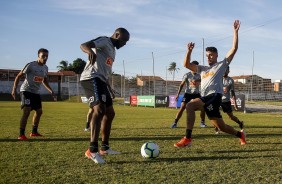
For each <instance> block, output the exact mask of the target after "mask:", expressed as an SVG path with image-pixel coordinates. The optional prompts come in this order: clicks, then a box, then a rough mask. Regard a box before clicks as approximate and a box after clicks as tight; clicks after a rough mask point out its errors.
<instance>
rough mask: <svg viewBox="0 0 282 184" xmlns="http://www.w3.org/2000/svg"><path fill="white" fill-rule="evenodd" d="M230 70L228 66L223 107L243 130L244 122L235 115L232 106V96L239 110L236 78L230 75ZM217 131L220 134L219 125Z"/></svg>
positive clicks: (235, 106) (224, 77)
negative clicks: (235, 87) (235, 85)
mask: <svg viewBox="0 0 282 184" xmlns="http://www.w3.org/2000/svg"><path fill="white" fill-rule="evenodd" d="M229 72H230V70H229V66H228V67H227V69H226V71H225V73H224V75H223V95H222V103H221V108H222V110H223V112H224V113H226V114H227V115H228V117H229V118H230V119H231V120H232V121H234V122H236V123H237V124H238V125H239V127H240V129H241V130H243V127H244V122H243V121H240V120H239V119H238V118H237V117H236V116H234V115H233V112H232V111H233V110H232V106H231V101H230V96H231V98H232V99H233V101H234V108H235V110H238V106H237V102H236V96H235V91H234V80H233V79H232V78H231V77H229V76H228V74H229ZM230 94H231V95H230ZM215 133H216V134H219V129H218V128H217V127H215Z"/></svg>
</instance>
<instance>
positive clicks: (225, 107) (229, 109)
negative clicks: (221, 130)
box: [221, 101, 244, 130]
mask: <svg viewBox="0 0 282 184" xmlns="http://www.w3.org/2000/svg"><path fill="white" fill-rule="evenodd" d="M221 107H222V110H223V112H225V113H226V114H227V115H228V117H229V118H230V119H231V120H232V121H234V122H235V123H237V124H238V125H239V127H240V129H241V130H242V129H243V126H244V125H243V124H244V123H243V121H240V120H239V119H238V118H237V117H236V116H234V115H233V110H232V105H231V102H230V101H228V102H223V103H222V104H221Z"/></svg>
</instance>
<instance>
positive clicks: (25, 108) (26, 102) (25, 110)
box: [18, 92, 31, 140]
mask: <svg viewBox="0 0 282 184" xmlns="http://www.w3.org/2000/svg"><path fill="white" fill-rule="evenodd" d="M20 96H21V109H22V116H21V119H20V132H19V137H18V139H19V140H28V139H27V138H26V136H25V128H26V124H27V120H28V117H29V115H30V112H31V104H30V100H31V99H30V95H29V93H28V92H21V93H20Z"/></svg>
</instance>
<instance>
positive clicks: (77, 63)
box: [72, 58, 86, 74]
mask: <svg viewBox="0 0 282 184" xmlns="http://www.w3.org/2000/svg"><path fill="white" fill-rule="evenodd" d="M85 65H86V62H85V61H84V60H82V59H81V58H77V59H76V60H74V61H73V63H72V71H74V72H75V73H76V74H81V73H82V72H83V69H84V67H85Z"/></svg>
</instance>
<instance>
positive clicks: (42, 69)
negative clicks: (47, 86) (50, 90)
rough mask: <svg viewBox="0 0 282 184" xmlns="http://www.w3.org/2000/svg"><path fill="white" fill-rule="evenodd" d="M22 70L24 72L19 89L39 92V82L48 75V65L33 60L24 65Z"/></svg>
mask: <svg viewBox="0 0 282 184" xmlns="http://www.w3.org/2000/svg"><path fill="white" fill-rule="evenodd" d="M22 72H23V73H24V74H25V80H24V82H23V83H22V85H21V88H20V91H28V92H31V93H35V94H39V90H40V86H41V83H42V81H43V80H44V78H46V77H47V75H48V67H47V66H46V65H43V66H41V65H39V64H38V62H37V61H33V62H30V63H28V64H27V65H25V67H24V68H23V69H22Z"/></svg>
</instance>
